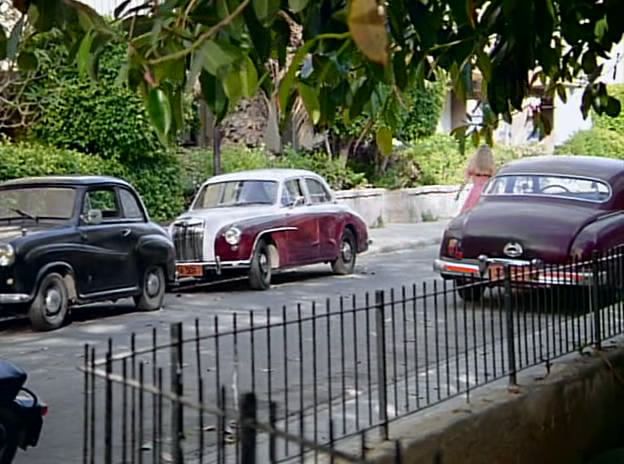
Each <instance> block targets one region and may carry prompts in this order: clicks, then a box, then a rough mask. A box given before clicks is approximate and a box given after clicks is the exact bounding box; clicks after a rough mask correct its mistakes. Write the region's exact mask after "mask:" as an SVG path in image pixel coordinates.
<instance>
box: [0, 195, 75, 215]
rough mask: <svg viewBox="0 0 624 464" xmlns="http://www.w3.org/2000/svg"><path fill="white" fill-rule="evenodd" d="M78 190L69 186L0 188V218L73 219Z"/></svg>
mask: <svg viewBox="0 0 624 464" xmlns="http://www.w3.org/2000/svg"><path fill="white" fill-rule="evenodd" d="M75 200H76V191H75V190H74V189H73V188H67V187H16V188H9V189H4V190H0V220H3V219H4V220H7V219H32V220H39V219H58V220H68V219H71V217H72V216H73V213H74V204H75Z"/></svg>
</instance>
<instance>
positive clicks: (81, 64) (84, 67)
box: [76, 31, 95, 76]
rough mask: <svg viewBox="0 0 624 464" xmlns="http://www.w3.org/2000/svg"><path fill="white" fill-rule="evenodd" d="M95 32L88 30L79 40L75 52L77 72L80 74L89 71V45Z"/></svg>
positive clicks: (83, 74) (82, 74)
mask: <svg viewBox="0 0 624 464" xmlns="http://www.w3.org/2000/svg"><path fill="white" fill-rule="evenodd" d="M94 38H95V34H94V32H93V31H89V32H87V33H86V34H85V36H84V37H83V38H82V41H81V42H80V47H79V48H78V53H77V54H76V63H78V73H79V74H80V75H81V76H85V75H87V74H88V72H89V66H90V63H91V45H92V44H93V39H94Z"/></svg>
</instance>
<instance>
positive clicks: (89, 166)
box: [0, 141, 125, 180]
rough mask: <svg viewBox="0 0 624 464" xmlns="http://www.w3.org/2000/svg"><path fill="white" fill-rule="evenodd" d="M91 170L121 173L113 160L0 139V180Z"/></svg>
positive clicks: (120, 168)
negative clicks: (1, 140) (0, 140)
mask: <svg viewBox="0 0 624 464" xmlns="http://www.w3.org/2000/svg"><path fill="white" fill-rule="evenodd" d="M67 174H93V175H98V174H99V175H113V176H123V175H124V174H125V170H124V168H123V166H121V165H120V164H119V163H118V162H116V161H115V160H105V159H102V158H100V157H98V156H93V155H85V154H83V153H78V152H76V151H73V150H65V149H59V148H53V147H49V146H44V145H37V144H31V143H15V144H14V143H9V142H6V141H3V142H0V180H8V179H15V178H19V177H29V176H46V175H67Z"/></svg>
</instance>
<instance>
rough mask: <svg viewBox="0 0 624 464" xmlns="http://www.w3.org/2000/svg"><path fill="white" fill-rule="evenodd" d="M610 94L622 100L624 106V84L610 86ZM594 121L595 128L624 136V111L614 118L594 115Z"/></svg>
mask: <svg viewBox="0 0 624 464" xmlns="http://www.w3.org/2000/svg"><path fill="white" fill-rule="evenodd" d="M609 94H610V95H613V96H614V97H616V98H617V99H618V100H620V103H622V105H624V84H615V85H610V86H609ZM592 117H593V120H594V127H595V128H598V129H607V130H611V131H615V132H617V133H618V134H620V135H622V136H624V111H621V112H620V115H619V116H617V117H615V118H612V117H610V116H607V115H602V116H598V115H597V114H595V113H594V114H593V115H592Z"/></svg>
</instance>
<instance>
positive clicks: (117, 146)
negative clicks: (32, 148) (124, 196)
mask: <svg viewBox="0 0 624 464" xmlns="http://www.w3.org/2000/svg"><path fill="white" fill-rule="evenodd" d="M38 39H39V40H42V39H45V40H46V44H45V53H44V52H40V53H38V56H39V60H38V69H37V70H36V71H35V74H36V75H37V76H38V78H37V79H36V80H34V81H33V83H32V84H31V85H30V86H29V87H28V93H27V94H26V97H27V99H28V100H29V101H33V102H39V111H40V115H39V119H38V120H37V121H36V122H35V124H34V125H33V127H32V137H33V138H34V139H35V140H37V141H41V142H44V143H47V144H50V145H54V146H57V147H63V148H70V149H75V150H78V151H81V152H83V153H92V154H98V155H100V156H103V157H105V158H117V159H119V160H120V161H121V162H122V163H123V164H126V165H129V164H133V165H134V164H138V163H142V162H144V161H145V160H149V159H151V158H153V157H154V156H156V155H155V153H157V152H158V151H159V150H162V145H160V143H159V142H158V138H157V136H156V133H155V131H154V129H153V128H152V126H151V124H150V122H149V119H148V117H147V114H146V112H145V109H144V107H143V103H142V101H141V98H140V97H139V96H138V95H136V94H135V93H134V92H133V91H131V90H130V89H128V88H127V87H126V86H123V85H118V84H116V82H115V79H116V76H117V74H118V72H119V69H120V68H121V66H122V62H123V59H124V56H125V52H124V50H123V48H122V47H121V46H119V45H109V46H108V47H107V48H105V49H104V50H103V54H102V57H101V58H100V61H99V80H98V81H93V80H90V79H89V78H86V77H81V76H80V75H79V73H78V70H77V69H76V67H75V65H74V64H73V63H70V62H68V56H67V52H66V50H65V49H64V47H62V46H60V45H59V39H58V34H53V33H50V34H46V35H45V36H43V37H39V38H38Z"/></svg>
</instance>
